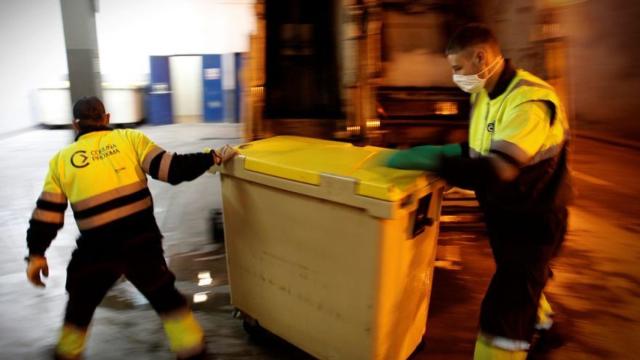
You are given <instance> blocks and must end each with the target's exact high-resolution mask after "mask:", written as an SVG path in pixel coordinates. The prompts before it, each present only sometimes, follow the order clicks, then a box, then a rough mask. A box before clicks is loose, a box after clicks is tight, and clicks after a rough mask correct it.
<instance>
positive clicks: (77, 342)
mask: <svg viewBox="0 0 640 360" xmlns="http://www.w3.org/2000/svg"><path fill="white" fill-rule="evenodd" d="M86 339H87V329H83V328H79V327H77V326H74V325H71V324H64V326H62V331H61V333H60V339H59V340H58V345H57V346H56V354H55V359H56V360H77V359H81V358H82V352H83V351H84V345H85V342H86Z"/></svg>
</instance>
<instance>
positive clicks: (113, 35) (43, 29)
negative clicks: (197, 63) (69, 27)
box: [0, 0, 255, 136]
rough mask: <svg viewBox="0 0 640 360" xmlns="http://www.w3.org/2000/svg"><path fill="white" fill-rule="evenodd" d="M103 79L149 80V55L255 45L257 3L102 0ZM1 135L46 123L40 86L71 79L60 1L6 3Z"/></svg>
mask: <svg viewBox="0 0 640 360" xmlns="http://www.w3.org/2000/svg"><path fill="white" fill-rule="evenodd" d="M96 26H97V32H98V46H99V51H100V69H101V72H102V80H103V81H105V82H111V83H131V82H147V81H148V76H149V75H148V74H149V56H150V55H169V54H202V53H229V52H244V51H247V50H248V40H249V32H250V31H251V29H253V27H254V26H255V25H254V19H253V0H225V1H211V0H136V1H130V0H101V1H99V12H98V14H97V15H96ZM0 44H1V45H2V57H1V58H0V94H2V96H1V97H0V136H1V135H2V134H7V133H11V132H14V131H16V130H20V129H24V128H28V127H30V126H34V125H36V124H38V123H39V121H38V115H37V112H36V109H35V108H36V106H35V91H36V89H37V88H39V87H43V86H46V85H48V84H51V83H54V82H60V81H64V80H66V79H67V62H66V61H67V60H66V55H65V54H66V53H65V43H64V35H63V30H62V16H61V12H60V2H59V0H28V1H25V0H1V1H0Z"/></svg>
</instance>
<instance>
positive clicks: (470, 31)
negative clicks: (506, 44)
mask: <svg viewBox="0 0 640 360" xmlns="http://www.w3.org/2000/svg"><path fill="white" fill-rule="evenodd" d="M480 44H489V45H491V46H495V47H496V48H499V47H500V46H499V45H498V39H497V38H496V36H495V34H494V33H493V31H491V29H490V28H489V27H488V26H486V25H484V24H479V23H472V24H467V25H464V26H463V27H461V28H460V29H458V30H457V31H456V32H455V33H453V36H451V39H450V40H449V44H448V45H447V49H446V53H447V55H449V54H455V53H458V52H460V51H462V50H465V49H468V48H469V47H471V46H475V45H480Z"/></svg>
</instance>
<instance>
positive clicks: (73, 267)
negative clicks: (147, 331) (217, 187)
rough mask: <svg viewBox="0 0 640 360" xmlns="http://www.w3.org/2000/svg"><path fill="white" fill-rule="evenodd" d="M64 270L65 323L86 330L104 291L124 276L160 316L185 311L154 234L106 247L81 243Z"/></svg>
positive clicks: (160, 245) (183, 303)
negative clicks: (179, 310) (65, 294)
mask: <svg viewBox="0 0 640 360" xmlns="http://www.w3.org/2000/svg"><path fill="white" fill-rule="evenodd" d="M81 240H82V241H80V240H79V241H78V243H79V244H82V245H79V246H78V248H77V249H76V250H75V251H74V252H73V255H72V257H71V261H70V263H69V266H68V267H67V284H66V289H67V292H68V293H69V301H68V302H67V309H66V314H65V323H67V324H73V325H75V326H77V327H80V328H86V327H88V326H89V323H91V318H92V317H93V313H94V311H95V309H96V307H97V306H98V305H99V304H100V302H101V301H102V299H103V298H104V296H105V295H106V293H107V291H108V290H109V289H110V288H111V287H112V286H113V284H114V283H115V282H116V281H117V280H118V279H119V278H120V277H121V276H125V277H126V278H127V279H128V280H129V281H131V283H132V284H133V285H134V286H135V287H136V288H137V289H138V290H139V291H140V292H141V293H142V294H143V295H144V296H145V297H146V298H147V300H149V303H150V304H151V306H152V307H153V308H154V310H155V311H156V312H157V313H159V314H165V313H170V312H172V311H174V310H177V309H180V308H184V307H185V306H186V305H187V303H186V300H185V299H184V297H183V296H182V295H181V294H180V293H179V292H178V290H177V289H176V288H175V276H174V275H173V273H172V272H171V271H170V270H169V269H168V267H167V263H166V262H165V260H164V256H163V250H162V237H161V236H160V235H159V234H157V233H150V234H142V235H137V236H134V237H132V238H130V239H127V240H124V241H122V240H120V241H118V240H115V239H114V241H112V242H111V244H109V243H108V242H107V241H104V240H103V241H100V243H99V244H97V243H96V244H92V243H91V240H92V239H81Z"/></svg>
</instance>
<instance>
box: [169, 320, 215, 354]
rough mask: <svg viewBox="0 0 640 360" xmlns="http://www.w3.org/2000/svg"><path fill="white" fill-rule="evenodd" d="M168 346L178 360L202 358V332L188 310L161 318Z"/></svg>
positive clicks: (204, 348)
mask: <svg viewBox="0 0 640 360" xmlns="http://www.w3.org/2000/svg"><path fill="white" fill-rule="evenodd" d="M162 323H163V325H164V331H165V333H166V334H167V337H168V338H169V345H170V347H171V351H173V352H174V353H175V354H176V356H177V357H178V359H198V358H202V357H203V355H204V353H205V350H206V347H205V344H204V332H203V331H202V327H200V324H198V321H197V320H196V318H195V317H194V316H193V313H192V312H191V311H190V310H180V311H176V312H173V313H171V314H168V315H163V316H162Z"/></svg>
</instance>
